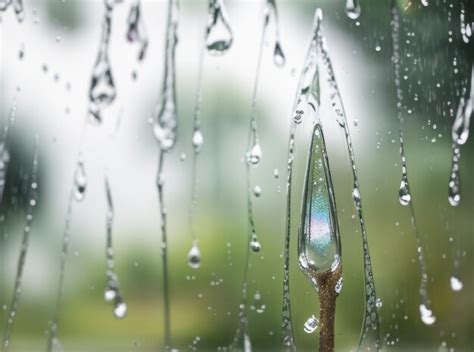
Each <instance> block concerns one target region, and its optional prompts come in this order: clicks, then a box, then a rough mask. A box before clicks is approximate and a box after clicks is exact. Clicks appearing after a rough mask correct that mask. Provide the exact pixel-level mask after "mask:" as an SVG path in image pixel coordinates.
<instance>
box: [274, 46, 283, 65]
mask: <svg viewBox="0 0 474 352" xmlns="http://www.w3.org/2000/svg"><path fill="white" fill-rule="evenodd" d="M285 61H286V59H285V54H284V53H283V49H282V48H281V44H280V42H279V41H277V42H276V43H275V49H274V51H273V62H275V65H277V66H278V67H282V66H284V65H285Z"/></svg>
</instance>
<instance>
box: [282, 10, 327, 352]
mask: <svg viewBox="0 0 474 352" xmlns="http://www.w3.org/2000/svg"><path fill="white" fill-rule="evenodd" d="M321 20H322V11H321V9H316V12H315V15H314V23H313V35H312V39H311V43H310V45H309V49H308V52H307V54H306V57H305V61H304V65H303V70H302V73H301V76H300V79H299V82H298V88H297V93H296V97H295V102H294V105H293V115H292V119H291V124H290V136H289V140H288V156H287V179H286V229H285V240H284V264H283V302H282V320H281V327H282V332H281V334H282V337H281V338H282V348H283V350H285V351H291V352H294V351H296V345H295V339H294V334H293V325H292V319H291V304H290V240H291V191H292V178H293V160H294V152H295V135H296V127H297V126H298V125H299V124H301V122H302V121H303V120H302V119H303V115H304V114H305V112H306V110H307V109H306V108H307V107H308V106H309V107H311V109H312V110H314V111H315V110H316V108H317V106H319V87H318V86H314V83H319V79H318V78H317V76H318V75H319V70H318V62H317V61H318V45H317V36H318V33H319V31H320V26H321ZM311 109H310V110H309V111H310V112H311Z"/></svg>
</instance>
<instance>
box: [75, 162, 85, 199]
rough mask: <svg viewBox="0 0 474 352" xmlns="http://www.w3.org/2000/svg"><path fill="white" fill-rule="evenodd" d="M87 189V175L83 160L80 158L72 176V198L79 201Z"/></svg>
mask: <svg viewBox="0 0 474 352" xmlns="http://www.w3.org/2000/svg"><path fill="white" fill-rule="evenodd" d="M86 189H87V176H86V169H85V167H84V162H83V161H82V160H81V159H80V160H79V162H78V163H77V166H76V172H75V176H74V198H75V199H76V200H77V201H78V202H79V201H81V200H83V199H84V196H85V193H86Z"/></svg>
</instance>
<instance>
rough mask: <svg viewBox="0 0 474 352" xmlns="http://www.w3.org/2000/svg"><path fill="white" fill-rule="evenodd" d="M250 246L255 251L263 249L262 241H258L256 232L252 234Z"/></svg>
mask: <svg viewBox="0 0 474 352" xmlns="http://www.w3.org/2000/svg"><path fill="white" fill-rule="evenodd" d="M250 248H251V249H252V251H254V252H255V253H258V252H260V250H261V249H262V246H261V245H260V242H258V238H257V235H256V234H255V233H254V234H253V235H252V240H251V241H250Z"/></svg>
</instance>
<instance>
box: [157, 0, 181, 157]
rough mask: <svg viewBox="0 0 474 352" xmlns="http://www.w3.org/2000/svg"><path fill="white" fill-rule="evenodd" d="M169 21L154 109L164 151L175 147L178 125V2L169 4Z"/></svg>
mask: <svg viewBox="0 0 474 352" xmlns="http://www.w3.org/2000/svg"><path fill="white" fill-rule="evenodd" d="M167 21H168V23H167V30H166V43H165V59H164V63H165V67H164V73H163V83H162V87H161V96H160V99H159V101H158V104H157V106H156V108H155V111H154V120H153V133H154V135H155V139H156V140H157V142H158V145H159V147H160V149H161V150H162V151H164V152H166V151H168V150H170V149H171V148H173V146H174V144H175V141H176V130H177V126H178V117H177V105H176V80H175V78H176V63H175V53H176V45H177V43H178V2H177V0H170V2H169V4H168V20H167Z"/></svg>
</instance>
